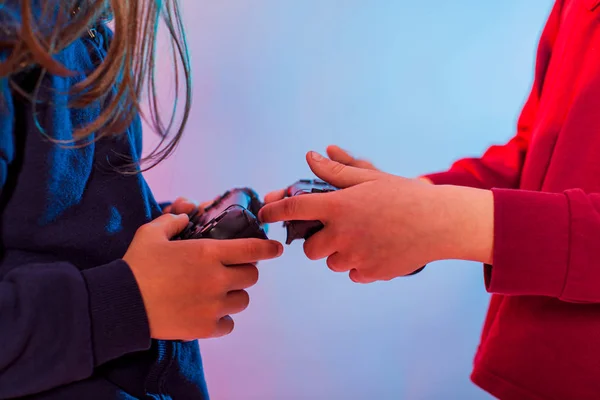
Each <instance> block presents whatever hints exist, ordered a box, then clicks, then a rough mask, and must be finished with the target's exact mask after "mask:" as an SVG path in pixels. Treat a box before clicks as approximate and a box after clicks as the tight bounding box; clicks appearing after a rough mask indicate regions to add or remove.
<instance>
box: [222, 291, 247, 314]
mask: <svg viewBox="0 0 600 400" xmlns="http://www.w3.org/2000/svg"><path fill="white" fill-rule="evenodd" d="M249 304H250V295H249V294H248V292H246V291H245V290H236V291H233V292H229V293H227V296H226V297H225V301H224V302H223V315H234V314H239V313H241V312H242V311H244V310H245V309H246V308H248V305H249Z"/></svg>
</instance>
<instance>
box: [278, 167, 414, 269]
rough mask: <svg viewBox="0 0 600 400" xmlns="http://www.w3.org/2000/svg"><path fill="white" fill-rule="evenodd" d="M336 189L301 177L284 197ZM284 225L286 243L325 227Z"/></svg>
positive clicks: (311, 223) (315, 223) (296, 223)
mask: <svg viewBox="0 0 600 400" xmlns="http://www.w3.org/2000/svg"><path fill="white" fill-rule="evenodd" d="M335 190H338V189H337V188H336V187H334V186H332V185H330V184H328V183H327V182H324V181H321V180H317V179H312V180H310V179H301V180H299V181H298V182H296V183H294V184H293V185H291V186H289V187H288V188H287V189H286V190H285V191H284V197H293V196H299V195H305V194H311V193H327V192H332V191H335ZM283 226H284V227H285V228H286V231H287V239H286V244H288V245H289V244H291V243H292V242H293V241H294V240H297V239H305V240H306V239H308V238H310V237H311V236H312V235H314V234H315V233H317V232H318V231H320V230H321V229H323V223H322V222H321V221H284V223H283ZM423 269H425V266H423V267H421V268H419V269H418V270H416V271H414V272H412V273H410V274H408V275H406V276H411V275H415V274H418V273H419V272H421V271H423Z"/></svg>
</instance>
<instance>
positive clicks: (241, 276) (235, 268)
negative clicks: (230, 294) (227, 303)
mask: <svg viewBox="0 0 600 400" xmlns="http://www.w3.org/2000/svg"><path fill="white" fill-rule="evenodd" d="M225 274H226V275H227V277H228V279H229V281H230V282H231V284H230V286H229V290H243V289H248V288H250V287H252V286H254V285H256V282H258V275H259V272H258V268H256V265H254V264H242V265H228V266H227V271H226V272H225Z"/></svg>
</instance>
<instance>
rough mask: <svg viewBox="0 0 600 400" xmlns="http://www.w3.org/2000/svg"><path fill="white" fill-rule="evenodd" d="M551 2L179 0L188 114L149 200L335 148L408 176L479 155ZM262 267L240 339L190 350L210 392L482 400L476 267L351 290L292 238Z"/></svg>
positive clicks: (192, 192) (507, 110)
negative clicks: (189, 71)
mask: <svg viewBox="0 0 600 400" xmlns="http://www.w3.org/2000/svg"><path fill="white" fill-rule="evenodd" d="M551 3H552V2H551V1H549V0H533V1H522V0H505V1H481V0H479V1H472V0H457V1H453V2H443V1H434V2H416V1H410V2H409V1H404V0H371V1H358V0H344V1H342V0H302V1H293V2H292V1H282V0H255V1H248V0H237V1H232V0H222V1H219V2H207V1H198V0H185V1H183V7H184V10H185V19H186V23H187V26H188V32H189V40H190V47H191V49H190V52H191V57H192V62H193V72H194V79H195V83H194V97H195V100H194V101H195V102H194V111H193V115H192V118H191V121H190V125H189V127H188V130H187V133H186V137H185V139H184V140H183V142H182V145H181V147H180V148H179V149H178V151H177V153H176V154H175V156H173V157H172V158H171V159H169V160H168V161H167V162H165V163H164V164H163V165H161V166H160V167H158V168H157V169H154V170H152V171H150V172H148V173H147V174H146V175H147V178H148V180H149V182H150V185H151V187H152V188H153V190H154V191H155V194H156V197H157V198H158V199H159V200H165V199H173V198H174V197H176V196H189V197H191V198H195V199H197V200H206V199H210V198H213V197H214V196H215V195H217V194H219V193H221V192H223V191H224V190H226V189H229V188H231V187H235V186H252V187H254V188H255V189H256V190H257V191H259V192H260V193H262V194H264V193H266V192H268V191H270V190H272V189H276V188H280V187H283V186H285V185H287V184H290V183H292V182H293V181H295V180H296V179H298V178H303V177H310V176H311V174H310V171H309V169H308V167H307V166H306V164H305V162H304V154H305V152H306V151H308V150H311V149H314V150H319V151H323V150H324V148H325V147H326V146H327V145H328V144H331V143H335V144H338V145H341V146H342V147H346V148H348V149H349V150H350V151H352V152H353V153H355V154H356V155H360V156H363V157H366V158H369V159H371V160H373V161H374V162H375V164H376V165H377V166H379V167H380V168H382V169H384V170H386V171H388V172H392V173H397V174H402V175H405V176H416V175H419V174H421V173H425V172H432V171H437V170H441V169H445V168H446V167H448V165H449V164H450V163H451V162H452V161H453V160H454V159H456V158H457V157H462V156H469V155H477V154H480V153H481V152H482V151H483V150H484V149H485V148H486V147H487V146H488V145H490V144H491V143H494V142H503V141H505V140H507V139H508V138H509V137H510V136H511V135H512V133H513V132H514V129H515V121H516V117H517V115H518V111H519V109H520V106H521V105H522V103H523V101H524V99H525V96H526V95H527V93H528V89H529V85H530V83H531V81H532V76H533V65H534V56H535V48H536V44H537V39H538V38H539V34H540V31H541V29H542V27H543V23H544V21H545V18H546V17H547V15H548V13H549V10H550V7H551ZM159 61H160V62H159V67H160V71H159V72H160V73H161V74H165V75H166V74H168V73H169V70H168V66H169V63H168V57H164V58H162V57H161V59H160V60H159ZM170 82H171V81H170V80H169V79H166V78H165V79H163V80H161V85H160V90H161V92H162V93H164V94H165V98H168V97H167V96H168V95H169V93H170V92H171V88H170V86H171V84H170ZM146 139H147V140H146V146H147V149H150V148H151V146H152V145H153V144H154V138H153V136H152V134H151V133H150V132H149V131H148V133H147V135H146ZM365 207H369V205H368V204H365ZM381 234H382V235H383V234H385V232H381ZM271 236H272V238H274V239H278V240H284V232H283V230H282V229H281V227H279V226H272V227H271ZM260 269H261V280H260V282H259V283H258V285H257V286H256V287H254V288H252V289H251V291H250V293H251V297H252V303H251V305H250V308H249V309H248V310H247V311H246V312H245V313H243V314H241V315H239V316H238V317H237V318H236V330H235V331H234V333H233V334H232V335H230V336H229V337H226V338H223V339H219V340H209V341H202V342H201V346H202V349H203V355H204V360H205V368H206V374H207V379H208V382H209V388H210V391H211V393H212V397H213V399H215V400H224V399H233V400H245V399H261V400H280V399H281V400H287V399H290V400H292V399H311V400H312V399H314V400H320V399H356V400H359V399H361V400H362V399H365V400H367V399H378V400H387V399H436V400H437V399H487V398H489V396H488V395H486V394H485V393H483V392H482V391H480V390H479V389H477V388H476V387H474V386H473V385H472V384H471V383H470V381H469V373H470V368H471V360H472V357H473V354H474V352H475V349H476V346H477V343H478V338H479V333H480V329H481V324H482V321H483V318H484V315H485V311H486V308H487V304H488V295H487V294H486V293H485V291H484V287H483V281H482V273H481V268H480V266H478V265H476V264H469V263H464V262H440V263H437V264H434V265H431V266H430V267H429V268H428V269H427V270H426V271H425V272H423V273H422V274H420V275H419V276H417V277H412V278H407V279H398V280H396V281H393V282H389V283H378V284H372V285H367V286H361V285H355V284H353V283H351V282H350V281H349V280H348V279H347V277H346V276H344V275H335V274H334V273H332V272H330V271H329V270H328V269H327V268H326V266H325V263H324V262H323V261H320V262H311V261H309V260H307V259H306V258H305V257H304V255H303V253H302V244H301V243H299V242H297V243H295V244H293V245H292V246H290V247H288V248H286V252H285V253H284V255H283V257H282V258H281V259H279V260H277V261H272V262H265V263H264V264H262V265H261V267H260Z"/></svg>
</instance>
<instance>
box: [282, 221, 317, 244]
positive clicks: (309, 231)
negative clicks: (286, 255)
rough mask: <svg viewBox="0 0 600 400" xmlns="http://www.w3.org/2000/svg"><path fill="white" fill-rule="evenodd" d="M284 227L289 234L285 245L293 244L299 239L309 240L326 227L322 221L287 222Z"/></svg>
mask: <svg viewBox="0 0 600 400" xmlns="http://www.w3.org/2000/svg"><path fill="white" fill-rule="evenodd" d="M283 226H284V227H285V228H286V232H287V237H286V240H285V244H291V243H292V242H293V241H294V240H297V239H304V240H306V239H308V238H309V237H311V236H312V235H314V234H315V233H317V232H318V231H320V230H321V229H323V226H324V225H323V223H321V221H286V222H284V224H283Z"/></svg>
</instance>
